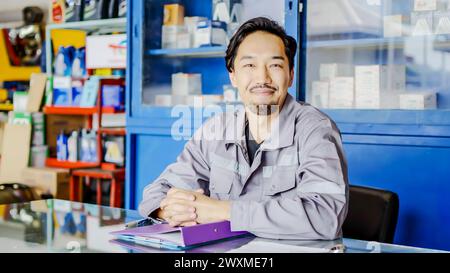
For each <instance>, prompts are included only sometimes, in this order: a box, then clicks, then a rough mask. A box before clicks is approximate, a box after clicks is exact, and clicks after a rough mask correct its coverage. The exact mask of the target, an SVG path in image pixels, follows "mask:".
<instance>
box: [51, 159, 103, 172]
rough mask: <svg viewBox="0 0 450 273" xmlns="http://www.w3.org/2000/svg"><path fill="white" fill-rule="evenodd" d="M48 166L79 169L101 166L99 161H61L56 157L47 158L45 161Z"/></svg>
mask: <svg viewBox="0 0 450 273" xmlns="http://www.w3.org/2000/svg"><path fill="white" fill-rule="evenodd" d="M45 165H47V167H52V168H63V169H79V168H95V167H98V166H99V163H97V162H81V161H78V162H71V161H59V160H57V159H56V158H47V160H46V161H45Z"/></svg>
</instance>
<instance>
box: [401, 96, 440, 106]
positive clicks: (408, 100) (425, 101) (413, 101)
mask: <svg viewBox="0 0 450 273" xmlns="http://www.w3.org/2000/svg"><path fill="white" fill-rule="evenodd" d="M436 107H437V98H436V93H435V92H415V93H402V94H400V109H413V110H425V109H436Z"/></svg>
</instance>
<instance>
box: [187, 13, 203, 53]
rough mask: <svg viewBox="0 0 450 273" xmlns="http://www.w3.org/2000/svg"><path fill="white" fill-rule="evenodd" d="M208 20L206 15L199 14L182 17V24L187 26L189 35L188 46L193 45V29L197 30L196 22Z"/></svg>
mask: <svg viewBox="0 0 450 273" xmlns="http://www.w3.org/2000/svg"><path fill="white" fill-rule="evenodd" d="M205 20H208V18H206V17H200V16H190V17H187V16H186V17H184V25H185V26H186V28H187V31H188V33H189V35H190V42H191V44H190V46H189V47H194V42H195V31H196V30H197V23H198V22H200V21H205Z"/></svg>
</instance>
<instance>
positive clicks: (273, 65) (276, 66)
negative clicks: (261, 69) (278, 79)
mask: <svg viewBox="0 0 450 273" xmlns="http://www.w3.org/2000/svg"><path fill="white" fill-rule="evenodd" d="M270 67H275V68H283V66H282V65H281V64H271V65H270Z"/></svg>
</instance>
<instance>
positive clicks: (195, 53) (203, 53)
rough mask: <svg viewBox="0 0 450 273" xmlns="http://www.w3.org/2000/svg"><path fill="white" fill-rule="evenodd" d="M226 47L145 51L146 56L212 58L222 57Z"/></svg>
mask: <svg viewBox="0 0 450 273" xmlns="http://www.w3.org/2000/svg"><path fill="white" fill-rule="evenodd" d="M225 51H226V47H224V46H209V47H200V48H181V49H150V50H148V51H147V55H148V56H162V57H192V58H202V57H203V58H212V57H224V56H225Z"/></svg>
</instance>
